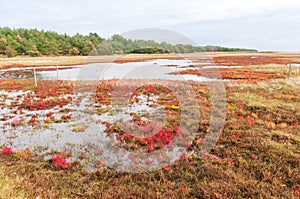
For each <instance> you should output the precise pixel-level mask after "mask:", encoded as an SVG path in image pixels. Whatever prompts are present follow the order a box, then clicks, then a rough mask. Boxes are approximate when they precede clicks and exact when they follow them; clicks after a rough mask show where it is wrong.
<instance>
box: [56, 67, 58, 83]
mask: <svg viewBox="0 0 300 199" xmlns="http://www.w3.org/2000/svg"><path fill="white" fill-rule="evenodd" d="M56 79H57V80H58V65H56Z"/></svg>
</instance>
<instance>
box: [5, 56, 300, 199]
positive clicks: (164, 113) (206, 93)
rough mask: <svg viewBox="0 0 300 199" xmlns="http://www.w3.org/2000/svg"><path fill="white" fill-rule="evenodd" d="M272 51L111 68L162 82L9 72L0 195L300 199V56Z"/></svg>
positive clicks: (46, 71)
mask: <svg viewBox="0 0 300 199" xmlns="http://www.w3.org/2000/svg"><path fill="white" fill-rule="evenodd" d="M271 55H272V54H263V55H260V54H247V53H245V54H243V55H237V54H222V55H216V54H214V55H213V63H214V64H210V65H207V63H206V64H203V59H201V60H197V57H191V58H190V59H189V60H190V61H186V60H185V61H182V60H178V58H175V57H174V58H173V59H171V60H170V57H167V58H168V60H158V59H156V57H154V60H151V58H150V60H149V59H144V58H139V57H134V58H132V59H124V60H117V61H115V63H114V64H112V65H113V66H115V67H122V66H123V67H129V66H130V65H136V62H135V63H131V62H130V61H139V59H140V61H141V63H140V64H143V63H144V64H145V66H149V64H150V65H152V66H153V65H154V66H156V65H159V66H157V67H160V68H163V69H164V70H162V72H163V73H164V74H159V75H158V76H159V77H165V78H164V79H161V80H147V79H146V78H141V79H139V78H138V77H135V76H129V77H130V78H123V79H122V76H119V77H116V78H115V79H113V78H114V77H112V76H110V77H109V78H107V79H104V80H99V81H95V80H94V78H91V79H87V78H86V77H85V76H84V77H83V78H82V80H81V79H80V78H79V79H80V81H74V80H70V78H69V76H64V74H66V75H70V73H72V70H75V72H74V71H73V72H74V74H75V76H76V74H77V77H78V74H80V71H79V73H76V70H80V68H79V69H78V68H75V69H74V68H72V69H70V68H67V69H65V70H63V71H59V75H58V76H57V74H56V72H57V71H55V70H52V69H50V70H49V69H43V72H42V71H39V70H38V69H37V72H38V73H39V74H40V76H39V78H38V82H37V86H35V82H34V78H33V73H32V71H30V70H28V71H29V72H28V71H27V72H26V73H25V74H24V73H20V72H19V70H18V72H17V73H16V72H15V71H14V70H11V71H5V72H4V71H3V72H2V73H1V74H2V76H1V77H2V78H1V79H0V99H1V100H0V124H1V125H0V128H1V129H0V148H1V151H0V198H36V197H40V198H299V197H300V177H299V173H300V126H299V125H300V92H299V86H300V72H299V66H298V65H297V64H299V62H300V58H299V56H297V55H296V54H292V55H289V56H287V55H278V54H275V55H273V56H271ZM157 58H159V59H161V58H162V57H157ZM145 60H147V61H145ZM176 60H177V61H176ZM288 64H293V65H292V67H291V71H290V72H289V71H288V68H289V67H288ZM44 65H47V64H44ZM112 65H110V69H111V70H112V72H110V71H109V70H106V72H107V71H108V72H107V74H110V73H113V71H118V70H119V69H118V68H117V69H115V68H113V67H111V66H112ZM18 67H20V66H18ZM93 67H95V65H93ZM98 67H99V66H98ZM139 67H141V65H139ZM143 67H144V66H143ZM143 67H141V68H142V69H143ZM11 68H14V67H4V69H11ZM135 69H136V67H133V69H132V70H135ZM68 70H69V73H68V72H67V71H68ZM119 71H120V70H119ZM81 72H82V71H81ZM145 73H146V74H143V75H144V76H145V77H147V72H145ZM148 73H150V72H148ZM45 74H46V75H45ZM113 74H116V73H113ZM175 74H176V75H175ZM180 75H189V77H193V78H194V79H192V80H194V81H192V80H191V79H190V78H189V79H188V81H187V80H185V76H180ZM41 77H44V78H45V77H47V78H48V79H52V80H41V79H40V78H41ZM58 77H59V78H58ZM64 77H66V78H64ZM79 77H80V76H79ZM89 77H90V76H89ZM170 77H172V78H173V77H176V78H179V79H172V78H170ZM288 77H289V78H288ZM180 78H182V79H180ZM53 79H55V80H53ZM57 79H60V80H57ZM183 80H184V81H183ZM222 85H223V86H224V92H225V93H224V95H222V93H221V92H222ZM215 87H217V89H216V90H214V89H212V88H215ZM216 96H217V97H216ZM224 96H225V97H224ZM223 106H224V107H223ZM223 120H224V123H223V122H222V121H223ZM219 127H222V128H219ZM217 130H220V131H217ZM212 132H217V133H216V134H212ZM212 135H213V136H212ZM212 137H213V138H212Z"/></svg>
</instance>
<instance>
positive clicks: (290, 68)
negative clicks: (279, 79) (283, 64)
mask: <svg viewBox="0 0 300 199" xmlns="http://www.w3.org/2000/svg"><path fill="white" fill-rule="evenodd" d="M291 73H292V64H289V74H288V79H290V78H291Z"/></svg>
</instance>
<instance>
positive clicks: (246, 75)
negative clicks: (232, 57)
mask: <svg viewBox="0 0 300 199" xmlns="http://www.w3.org/2000/svg"><path fill="white" fill-rule="evenodd" d="M174 74H181V75H184V74H190V75H197V76H203V77H210V78H222V79H229V80H252V81H255V80H257V81H263V80H269V79H281V78H286V77H287V76H286V74H283V73H275V72H268V71H254V70H251V69H248V68H220V69H218V70H212V69H201V70H194V69H188V70H183V71H179V72H176V73H174Z"/></svg>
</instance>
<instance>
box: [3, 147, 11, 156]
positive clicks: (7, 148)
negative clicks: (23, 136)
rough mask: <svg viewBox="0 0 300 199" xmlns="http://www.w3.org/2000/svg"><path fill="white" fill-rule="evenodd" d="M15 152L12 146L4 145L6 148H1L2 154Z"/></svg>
mask: <svg viewBox="0 0 300 199" xmlns="http://www.w3.org/2000/svg"><path fill="white" fill-rule="evenodd" d="M12 153H13V150H12V148H10V147H7V146H6V147H4V148H2V149H1V150H0V154H1V155H10V154H12Z"/></svg>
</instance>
